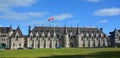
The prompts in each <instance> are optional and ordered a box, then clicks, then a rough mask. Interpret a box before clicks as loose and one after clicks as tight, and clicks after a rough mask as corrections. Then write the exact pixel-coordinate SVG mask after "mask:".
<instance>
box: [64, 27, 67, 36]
mask: <svg viewBox="0 0 120 58" xmlns="http://www.w3.org/2000/svg"><path fill="white" fill-rule="evenodd" d="M64 34H67V27H66V25H65V29H64Z"/></svg>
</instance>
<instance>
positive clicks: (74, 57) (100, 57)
mask: <svg viewBox="0 0 120 58" xmlns="http://www.w3.org/2000/svg"><path fill="white" fill-rule="evenodd" d="M0 57H31V58H33V57H45V58H80V57H81V58H106V57H108V58H115V57H116V58H120V48H62V49H24V50H0Z"/></svg>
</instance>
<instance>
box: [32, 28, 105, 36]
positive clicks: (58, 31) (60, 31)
mask: <svg viewBox="0 0 120 58" xmlns="http://www.w3.org/2000/svg"><path fill="white" fill-rule="evenodd" d="M65 29H66V28H65V27H55V33H56V34H59V35H63V34H64V32H65ZM53 30H54V27H41V26H35V27H34V28H33V30H32V31H31V32H32V33H33V35H35V34H36V33H37V32H38V33H39V34H40V33H42V32H44V33H45V34H47V33H48V32H50V33H51V34H52V33H53ZM78 31H79V32H80V34H81V33H83V34H86V33H88V34H91V33H93V34H96V33H98V34H104V33H103V31H101V30H99V29H98V28H87V27H79V28H77V27H67V32H68V34H69V33H71V32H72V33H73V35H76V32H78Z"/></svg>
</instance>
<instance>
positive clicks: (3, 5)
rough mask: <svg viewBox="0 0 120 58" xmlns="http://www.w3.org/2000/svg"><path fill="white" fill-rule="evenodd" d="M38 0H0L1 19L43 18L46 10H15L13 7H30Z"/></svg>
mask: <svg viewBox="0 0 120 58" xmlns="http://www.w3.org/2000/svg"><path fill="white" fill-rule="evenodd" d="M36 2H37V0H0V19H1V18H2V19H14V20H21V19H30V18H36V17H38V18H41V17H44V16H45V15H46V12H41V11H38V12H15V11H14V9H13V7H29V6H32V5H33V4H35V3H36Z"/></svg>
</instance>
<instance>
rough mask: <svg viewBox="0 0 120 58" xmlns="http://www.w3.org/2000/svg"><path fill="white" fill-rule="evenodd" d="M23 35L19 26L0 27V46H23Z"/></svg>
mask: <svg viewBox="0 0 120 58" xmlns="http://www.w3.org/2000/svg"><path fill="white" fill-rule="evenodd" d="M23 44H24V36H23V34H22V32H21V30H20V28H19V26H18V27H17V29H15V30H14V29H12V26H10V27H0V48H10V49H17V48H24V45H23Z"/></svg>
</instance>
